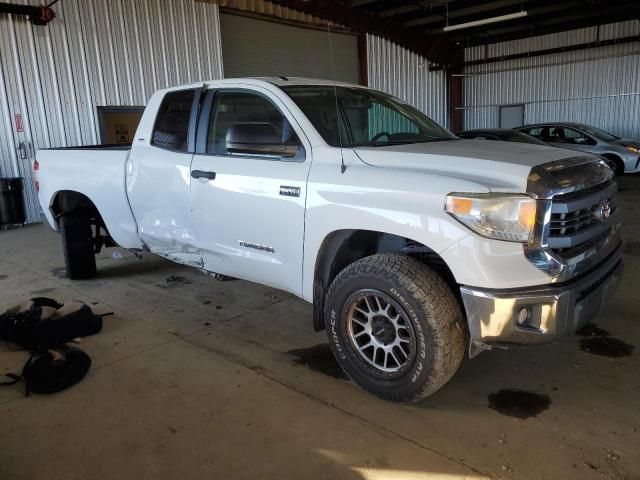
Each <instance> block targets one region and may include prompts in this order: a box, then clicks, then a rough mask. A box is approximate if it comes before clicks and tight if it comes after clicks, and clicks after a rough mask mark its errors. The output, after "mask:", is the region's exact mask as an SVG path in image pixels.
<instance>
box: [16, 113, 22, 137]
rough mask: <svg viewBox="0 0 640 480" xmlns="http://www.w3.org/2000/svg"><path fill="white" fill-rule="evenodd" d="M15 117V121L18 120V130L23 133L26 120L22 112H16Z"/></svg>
mask: <svg viewBox="0 0 640 480" xmlns="http://www.w3.org/2000/svg"><path fill="white" fill-rule="evenodd" d="M14 118H15V122H16V132H18V133H23V132H24V121H23V120H22V114H21V113H16V114H15V115H14Z"/></svg>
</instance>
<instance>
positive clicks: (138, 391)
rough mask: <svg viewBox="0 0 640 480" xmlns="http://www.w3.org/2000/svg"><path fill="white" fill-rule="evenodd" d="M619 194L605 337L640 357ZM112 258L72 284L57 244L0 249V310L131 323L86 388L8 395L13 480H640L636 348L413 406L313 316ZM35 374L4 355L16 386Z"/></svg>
mask: <svg viewBox="0 0 640 480" xmlns="http://www.w3.org/2000/svg"><path fill="white" fill-rule="evenodd" d="M620 187H621V193H620V206H621V207H622V209H623V212H622V213H623V220H624V223H625V230H624V235H625V237H626V240H627V244H626V247H625V248H626V255H625V257H626V258H625V262H626V270H625V277H624V279H623V284H622V286H621V288H620V290H619V292H618V294H617V297H616V298H615V301H614V302H613V303H612V305H611V307H610V308H609V309H608V310H607V312H605V313H603V314H602V315H601V316H600V318H598V319H597V324H598V325H599V326H600V327H601V328H604V329H606V330H607V331H608V332H610V333H611V337H612V338H616V339H619V340H622V341H623V342H625V343H627V344H629V345H640V324H639V322H638V313H637V312H638V311H639V310H640V308H639V307H640V300H639V295H638V294H637V285H638V284H639V283H640V257H639V256H640V242H639V241H638V238H640V237H639V236H638V235H639V234H640V177H624V178H622V179H621V181H620ZM118 251H120V250H118ZM113 252H114V250H113V249H109V250H106V251H105V252H103V253H102V254H101V255H100V256H99V260H98V268H99V276H98V277H97V278H96V279H95V280H91V281H74V282H72V281H69V280H67V279H66V278H64V269H63V262H62V255H61V252H60V245H59V241H58V238H57V235H56V234H54V233H53V232H51V231H50V230H49V229H48V228H47V227H45V226H42V225H39V226H31V227H25V228H23V229H19V230H12V231H8V232H0V310H4V308H6V307H9V306H11V305H13V304H15V303H18V302H19V301H21V300H23V299H26V298H29V297H31V296H36V295H45V296H50V297H53V298H56V299H60V300H64V299H70V298H75V299H79V300H82V301H84V302H87V303H89V304H91V305H92V306H93V308H94V309H95V310H96V311H99V312H106V311H113V312H115V315H114V316H109V317H106V318H105V323H104V329H103V331H102V332H101V333H100V334H98V335H96V336H93V337H90V338H86V339H84V340H83V341H82V343H81V345H80V346H81V348H83V349H84V350H85V351H86V352H88V353H89V354H90V355H91V357H92V358H93V365H92V369H91V371H90V372H89V374H88V376H87V377H86V378H85V379H84V380H83V381H82V382H81V383H80V384H78V385H76V386H74V387H73V388H71V389H69V390H67V391H65V392H62V393H59V394H56V395H52V396H41V395H32V396H30V397H24V396H23V393H22V390H21V387H20V386H15V387H3V388H0V479H2V480H10V479H40V478H48V479H65V480H68V479H75V478H77V479H83V480H84V479H93V480H95V479H114V478H121V479H128V478H136V479H140V478H153V479H157V478H234V479H238V478H251V479H257V478H259V479H263V478H274V479H287V478H292V479H300V478H319V479H322V478H326V479H338V478H348V479H378V478H385V479H411V478H430V479H453V478H456V479H457V478H469V479H478V478H487V477H489V478H517V479H568V478H576V479H602V478H605V479H638V478H640V453H639V452H640V431H639V430H640V401H638V399H639V398H640V374H639V373H638V372H639V371H640V360H639V355H638V353H639V352H638V349H637V348H636V351H635V352H634V353H633V354H631V355H630V356H622V357H617V358H611V357H607V356H601V355H595V354H593V353H589V352H588V351H584V350H582V349H581V348H580V341H581V340H582V341H584V338H581V337H578V336H575V337H571V338H567V339H566V340H565V341H563V342H561V343H558V344H555V345H551V346H546V347H541V348H535V349H527V350H512V351H491V352H486V353H483V354H481V355H480V356H478V357H477V358H475V359H473V360H468V361H465V362H464V363H463V365H462V367H461V369H460V371H459V372H458V373H457V375H456V376H455V377H454V378H453V380H452V381H451V382H450V383H449V384H448V385H447V386H445V387H444V388H443V389H442V390H441V391H439V392H438V393H436V394H435V395H434V396H432V397H431V398H429V399H427V400H425V401H423V402H422V403H420V404H416V405H410V406H409V405H397V404H392V403H387V402H383V401H381V400H378V399H377V398H375V397H373V396H370V395H368V394H367V393H365V392H363V391H362V390H360V389H359V388H357V387H356V386H355V385H353V384H352V383H350V382H349V381H346V380H344V379H342V378H341V376H340V373H339V371H338V369H337V368H336V365H335V362H334V361H333V359H332V358H331V357H330V354H329V351H328V349H327V347H326V342H325V334H324V332H322V333H314V332H313V331H312V328H311V309H310V306H309V305H307V304H305V303H304V302H302V301H300V300H298V299H296V298H293V297H292V296H290V295H288V294H285V293H282V292H279V291H274V290H271V289H268V288H265V287H262V286H259V285H255V284H250V283H247V282H242V281H231V282H218V281H215V280H213V279H212V278H209V277H207V276H205V275H203V274H201V273H199V272H197V271H195V270H192V269H189V268H186V267H181V266H179V265H175V264H172V263H170V262H168V261H165V260H163V259H160V258H157V257H154V256H152V255H149V256H146V257H145V258H144V259H142V260H136V259H135V258H133V257H132V256H131V255H129V254H128V253H127V252H122V253H123V258H114V257H113V256H112V254H113ZM171 275H173V276H174V277H175V280H174V281H171V282H167V278H169V277H170V276H171ZM592 352H593V349H592ZM26 358H27V354H26V353H25V352H22V351H14V350H13V349H12V348H10V346H8V345H5V344H0V373H4V372H16V371H18V370H19V368H20V367H21V366H22V364H23V363H24V361H25V360H26ZM505 388H517V389H523V390H528V391H533V392H537V393H539V394H541V395H547V396H548V397H549V398H550V400H551V404H550V406H549V408H548V409H546V410H544V411H542V412H541V413H539V414H538V415H537V416H535V417H530V418H526V419H520V418H515V417H514V416H510V415H507V414H503V413H499V412H498V411H496V410H494V409H490V408H489V407H488V396H489V395H491V394H493V393H496V392H498V391H499V390H501V389H505Z"/></svg>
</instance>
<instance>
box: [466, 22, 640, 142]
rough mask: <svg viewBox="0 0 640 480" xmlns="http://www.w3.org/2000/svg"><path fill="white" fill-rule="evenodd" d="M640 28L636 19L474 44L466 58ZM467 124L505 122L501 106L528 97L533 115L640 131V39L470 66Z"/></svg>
mask: <svg viewBox="0 0 640 480" xmlns="http://www.w3.org/2000/svg"><path fill="white" fill-rule="evenodd" d="M638 35H640V22H639V21H629V22H622V23H617V24H611V25H603V26H601V27H600V28H599V29H598V27H592V28H584V29H580V30H574V31H570V32H563V33H557V34H552V35H545V36H540V37H533V38H530V39H525V40H517V41H513V42H504V43H499V44H494V45H488V46H486V47H474V48H468V49H466V51H465V59H466V60H468V61H469V60H479V59H483V58H491V57H495V56H501V55H510V54H516V53H523V52H528V51H534V50H540V49H546V48H555V47H562V46H569V45H575V44H581V43H588V42H594V41H598V40H600V41H602V40H609V39H615V38H622V37H630V36H638ZM464 73H465V79H464V81H465V128H467V129H470V128H483V127H497V126H499V106H500V105H508V104H524V105H525V123H535V122H542V121H574V122H584V123H588V124H590V125H594V126H596V127H599V128H602V129H604V130H607V131H610V132H612V133H615V134H617V135H620V136H625V137H636V138H638V137H640V115H638V112H639V111H640V110H639V108H640V42H633V43H624V44H617V45H611V46H606V47H597V48H591V49H588V50H578V51H573V52H563V53H558V54H553V55H544V56H538V57H531V58H521V59H516V60H508V61H503V62H497V63H490V64H486V65H476V66H470V67H467V68H466V69H465V72H464Z"/></svg>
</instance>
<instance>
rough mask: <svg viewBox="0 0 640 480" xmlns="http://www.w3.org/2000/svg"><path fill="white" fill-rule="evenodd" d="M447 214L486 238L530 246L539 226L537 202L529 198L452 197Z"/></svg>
mask: <svg viewBox="0 0 640 480" xmlns="http://www.w3.org/2000/svg"><path fill="white" fill-rule="evenodd" d="M445 210H446V211H447V212H448V213H450V214H451V215H452V216H454V217H455V218H456V219H458V220H459V221H460V222H462V223H463V224H465V225H466V226H467V227H469V228H470V229H471V230H473V231H474V232H476V233H478V234H480V235H482V236H483V237H488V238H495V239H496V240H506V241H509V242H528V241H529V240H530V239H531V236H532V234H533V226H534V224H535V222H536V201H535V200H534V199H533V198H531V197H528V196H527V195H515V194H495V193H487V194H482V193H452V194H450V195H447V203H446V205H445Z"/></svg>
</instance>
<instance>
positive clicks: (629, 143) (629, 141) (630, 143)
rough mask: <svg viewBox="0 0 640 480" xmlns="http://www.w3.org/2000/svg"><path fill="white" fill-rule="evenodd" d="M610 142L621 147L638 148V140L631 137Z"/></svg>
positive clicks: (639, 144)
mask: <svg viewBox="0 0 640 480" xmlns="http://www.w3.org/2000/svg"><path fill="white" fill-rule="evenodd" d="M611 143H617V144H618V145H622V146H623V147H634V148H638V149H640V140H635V139H633V138H619V139H618V140H614V141H613V142H611Z"/></svg>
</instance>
